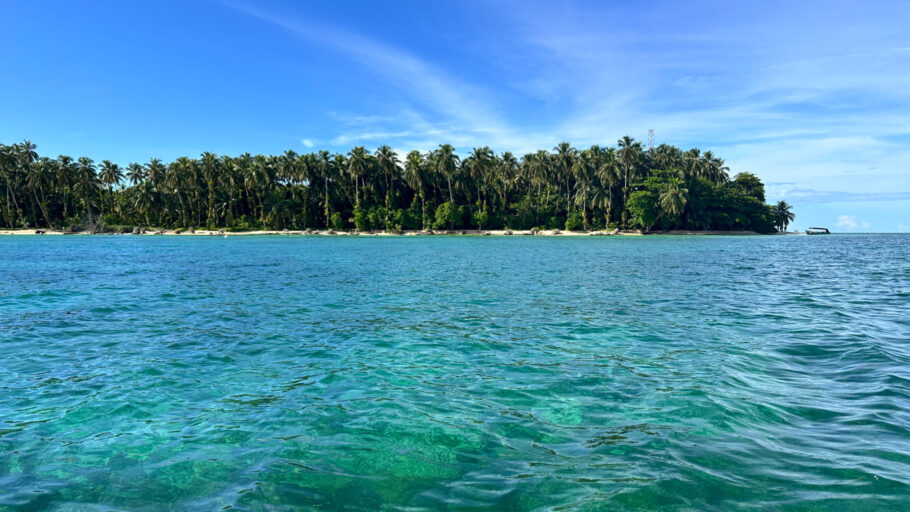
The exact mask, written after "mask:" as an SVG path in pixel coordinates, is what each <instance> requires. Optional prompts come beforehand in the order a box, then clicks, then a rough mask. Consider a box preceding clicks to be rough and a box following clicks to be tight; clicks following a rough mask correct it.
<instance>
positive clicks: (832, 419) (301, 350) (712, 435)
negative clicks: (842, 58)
mask: <svg viewBox="0 0 910 512" xmlns="http://www.w3.org/2000/svg"><path fill="white" fill-rule="evenodd" d="M908 304H910V236H902V235H870V236H830V237H748V238H671V237H655V238H609V239H594V238H580V239H568V238H562V239H561V238H545V239H542V238H527V237H521V238H519V237H515V238H489V237H487V238H467V237H452V238H423V237H421V238H318V237H249V238H246V237H233V238H228V239H224V238H217V237H212V238H205V237H192V238H191V237H185V238H177V237H141V238H140V237H63V238H56V237H55V238H51V237H0V510H3V511H6V510H66V511H71V510H73V511H74V510H112V509H113V510H219V509H222V508H226V507H232V508H233V509H236V510H286V509H288V508H291V507H292V506H294V507H298V508H300V509H304V510H306V509H313V510H317V509H318V510H325V509H329V510H338V509H341V510H377V509H384V510H405V509H406V510H543V509H546V510H650V509H671V510H738V509H742V510H746V509H749V510H773V509H781V510H881V509H887V510H901V509H906V508H907V507H908V506H910V319H908V317H910V314H908V313H910V307H908ZM558 505H562V507H557V506H558Z"/></svg>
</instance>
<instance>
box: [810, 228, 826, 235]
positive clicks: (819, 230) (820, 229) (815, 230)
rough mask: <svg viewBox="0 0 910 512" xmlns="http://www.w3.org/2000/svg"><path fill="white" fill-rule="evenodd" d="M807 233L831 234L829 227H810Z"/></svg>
mask: <svg viewBox="0 0 910 512" xmlns="http://www.w3.org/2000/svg"><path fill="white" fill-rule="evenodd" d="M806 234H807V235H830V234H831V232H830V231H828V228H809V229H807V230H806Z"/></svg>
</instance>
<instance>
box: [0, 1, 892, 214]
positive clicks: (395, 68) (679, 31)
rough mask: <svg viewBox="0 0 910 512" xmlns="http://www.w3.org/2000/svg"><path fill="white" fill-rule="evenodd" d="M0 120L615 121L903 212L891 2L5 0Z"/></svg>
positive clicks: (176, 143) (778, 178)
mask: <svg viewBox="0 0 910 512" xmlns="http://www.w3.org/2000/svg"><path fill="white" fill-rule="evenodd" d="M2 8H3V16H2V17H0V97H2V101H0V142H4V143H12V142H17V141H20V140H22V139H26V138H28V139H31V140H32V141H33V142H34V143H36V144H38V149H39V152H41V153H42V154H48V155H51V156H56V155H57V154H60V153H64V154H70V155H73V156H78V155H88V156H90V157H92V158H94V159H96V160H101V159H104V158H107V159H111V160H114V161H117V162H120V163H128V162H131V161H140V162H144V161H147V160H148V159H149V158H151V157H153V156H155V157H159V158H163V159H168V160H170V159H173V158H175V157H177V156H181V155H190V156H197V155H198V154H199V153H201V152H203V151H216V152H219V153H229V154H237V153H242V152H247V151H248V152H251V153H280V152H284V151H285V150H287V149H293V150H295V151H297V152H306V151H309V150H313V149H317V148H319V149H321V148H325V149H329V150H332V151H344V152H346V151H348V150H349V149H350V148H351V147H352V146H354V145H364V146H367V147H368V148H375V147H376V146H378V145H381V144H389V145H390V146H392V147H394V148H396V149H398V150H400V151H407V150H411V149H420V150H427V149H431V148H434V147H436V146H437V145H438V144H439V143H442V142H448V143H451V144H453V145H455V146H456V148H457V149H458V150H459V151H460V152H467V151H469V150H470V148H471V147H473V146H481V145H489V146H490V147H492V148H493V149H494V150H496V151H504V150H510V151H513V152H516V153H519V154H521V153H524V152H527V151H530V150H534V149H537V148H552V147H553V146H554V145H555V144H557V143H558V142H560V141H563V140H568V141H570V142H572V143H573V144H575V145H576V146H577V147H587V146H589V145H591V144H595V143H596V144H610V145H615V143H616V139H618V138H619V137H621V136H622V135H625V134H629V135H631V136H633V137H635V138H637V139H639V140H646V139H647V133H648V130H649V129H653V130H654V131H655V142H656V143H657V144H659V143H669V144H675V145H677V146H680V147H682V148H684V149H688V148H689V147H699V148H701V149H702V150H711V151H713V152H714V153H716V154H718V155H720V156H722V157H724V158H725V159H726V160H727V163H728V165H729V166H730V167H731V169H732V170H733V171H734V172H738V171H750V172H753V173H755V174H757V175H758V176H759V177H761V178H762V180H763V181H764V182H765V183H766V186H767V189H768V196H769V197H768V199H769V201H771V200H774V201H776V200H778V199H786V200H787V201H788V202H790V203H791V204H793V205H794V207H795V212H796V214H797V219H796V223H795V224H796V226H798V227H806V226H815V225H821V226H828V227H831V228H833V229H835V230H837V231H910V3H908V2H906V1H895V2H887V1H885V2H838V1H828V2H810V1H804V2H803V1H801V2H792V1H787V2H773V1H771V2H768V1H764V2H730V1H726V2H699V1H688V2H661V1H650V2H645V3H638V2H558V1H547V2H533V1H532V2H528V1H520V2H495V1H476V2H473V1H463V2H451V3H449V2H425V1H423V2H417V1H415V2H396V3H394V4H393V3H392V2H344V1H339V2H310V3H304V2H290V1H289V2H278V1H257V2H251V1H243V0H233V1H225V2H217V1H199V2H191V1H160V0H159V1H154V2H152V1H132V2H121V1H103V0H97V1H92V2H70V1H59V2H58V1H44V2H41V1H34V2H26V1H12V0H7V1H5V2H3V3H2Z"/></svg>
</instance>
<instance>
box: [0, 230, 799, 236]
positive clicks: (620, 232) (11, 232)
mask: <svg viewBox="0 0 910 512" xmlns="http://www.w3.org/2000/svg"><path fill="white" fill-rule="evenodd" d="M798 234H800V233H798V232H784V233H770V234H768V235H762V234H761V233H756V232H755V231H716V230H707V231H696V230H670V231H650V232H647V233H643V232H641V231H639V230H619V229H614V230H611V231H606V230H599V231H562V230H559V229H553V230H540V231H537V230H529V229H526V230H508V229H505V230H503V229H497V230H477V229H457V230H426V231H422V230H408V231H398V232H389V231H367V232H356V231H334V230H331V229H319V230H313V229H307V230H258V231H226V230H208V229H200V230H195V231H194V232H188V231H184V230H177V229H143V230H142V232H140V233H135V232H134V233H91V232H89V231H80V232H74V233H73V232H64V231H63V230H57V229H0V236H4V235H6V236H23V235H31V236H43V235H50V236H59V235H66V236H71V235H76V236H85V235H94V236H108V235H117V236H221V237H228V236H263V235H295V236H497V237H498V236H564V237H580V236H775V235H798Z"/></svg>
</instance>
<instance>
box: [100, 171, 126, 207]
mask: <svg viewBox="0 0 910 512" xmlns="http://www.w3.org/2000/svg"><path fill="white" fill-rule="evenodd" d="M98 177H99V178H100V179H101V183H102V184H103V185H104V186H105V187H106V188H107V198H108V201H110V202H111V207H112V208H111V209H113V194H114V185H119V184H120V182H121V181H123V171H121V170H120V166H119V165H117V164H115V163H112V162H111V161H110V160H102V161H101V172H100V173H99V174H98ZM103 203H104V201H102V213H104V212H103Z"/></svg>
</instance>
